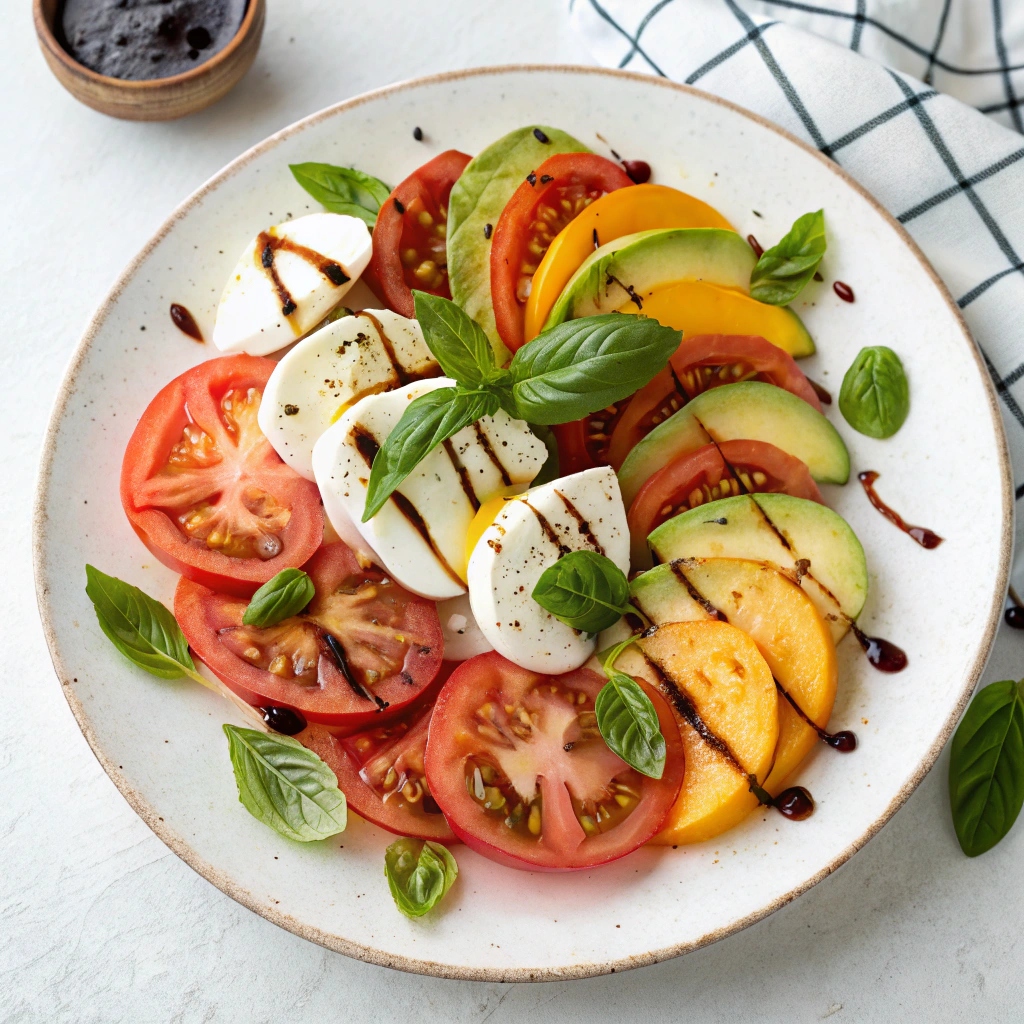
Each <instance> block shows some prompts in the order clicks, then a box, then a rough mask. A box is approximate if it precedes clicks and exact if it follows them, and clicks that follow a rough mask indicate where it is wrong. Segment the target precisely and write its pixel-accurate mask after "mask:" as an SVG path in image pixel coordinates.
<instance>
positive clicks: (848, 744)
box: [822, 729, 857, 754]
mask: <svg viewBox="0 0 1024 1024" xmlns="http://www.w3.org/2000/svg"><path fill="white" fill-rule="evenodd" d="M822 738H823V739H824V740H825V742H826V743H827V744H828V745H829V746H830V747H831V748H832V749H833V750H838V751H839V753H840V754H849V753H852V752H853V751H854V750H856V749H857V737H856V736H855V735H854V734H853V733H852V732H850V730H849V729H844V730H843V731H842V732H832V733H828V734H827V735H825V736H824V737H822Z"/></svg>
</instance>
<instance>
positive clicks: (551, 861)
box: [426, 652, 683, 871]
mask: <svg viewBox="0 0 1024 1024" xmlns="http://www.w3.org/2000/svg"><path fill="white" fill-rule="evenodd" d="M606 681H607V680H606V679H605V678H604V677H603V676H600V675H598V674H597V673H596V672H591V671H590V670H589V669H578V670H576V671H575V672H569V673H566V674H565V675H560V676H545V675H540V674H538V673H536V672H529V671H527V670H526V669H523V668H520V667H519V666H517V665H514V664H513V663H512V662H511V661H508V660H506V659H505V658H503V657H501V655H499V654H496V653H493V652H492V653H490V654H481V655H478V656H477V657H476V658H472V659H471V660H469V661H466V662H463V664H462V665H461V666H459V668H458V669H456V671H455V672H454V673H453V674H452V676H451V678H450V679H449V680H448V682H447V683H445V685H444V687H443V688H442V690H441V693H440V696H439V697H438V699H437V704H436V705H435V706H434V714H433V718H432V719H431V723H430V733H429V736H428V738H427V752H426V771H427V780H428V782H429V784H430V792H431V793H432V794H433V796H434V799H435V800H436V801H437V802H438V804H439V805H440V807H441V810H442V811H444V814H445V817H446V818H447V819H448V823H449V825H451V828H452V831H453V832H454V833H455V834H456V835H457V836H458V837H459V838H460V839H461V840H462V841H463V842H464V843H466V844H467V845H468V846H470V847H472V848H473V849H474V850H476V851H477V852H478V853H481V854H483V855H484V856H485V857H489V858H491V859H492V860H496V861H498V862H500V863H502V864H506V865H508V866H510V867H516V868H523V869H526V870H548V871H569V870H575V869H579V868H589V867H594V866H596V865H599V864H604V863H607V862H608V861H612V860H616V859H617V858H619V857H623V856H625V855H626V854H627V853H630V852H632V851H633V850H635V849H636V848H637V847H638V846H640V845H642V844H643V843H645V842H647V840H648V839H650V838H651V837H652V836H653V835H654V834H655V833H656V832H657V831H658V829H659V828H661V825H662V822H663V821H664V820H665V817H666V815H667V814H668V811H669V809H670V808H671V807H672V804H673V802H674V801H675V798H676V795H677V794H678V792H679V787H680V785H681V783H682V779H683V748H682V744H681V742H680V739H679V729H678V727H677V726H676V723H675V720H674V718H673V716H672V712H671V711H670V710H669V708H668V705H667V704H666V703H665V701H664V700H663V699H662V697H661V696H660V695H659V694H658V693H657V691H656V690H654V689H653V688H650V687H648V686H647V685H646V684H645V683H641V685H642V686H644V689H645V691H646V692H647V694H648V696H650V698H651V700H652V701H653V702H654V706H655V708H656V709H657V712H658V719H659V721H660V723H661V731H662V733H663V734H664V736H665V742H666V745H667V748H668V756H667V759H666V763H665V771H664V773H663V775H662V777H661V778H660V779H650V778H647V777H646V776H644V775H641V774H640V773H639V772H637V771H635V770H634V769H632V768H630V767H629V766H628V765H627V764H626V763H625V762H624V761H622V760H621V759H620V758H619V757H618V756H617V755H616V754H613V753H612V751H611V750H610V749H609V748H608V746H607V745H606V744H605V742H604V740H603V739H602V738H601V734H600V732H599V731H598V728H597V719H596V717H595V715H594V699H595V698H596V697H597V694H598V693H599V691H600V690H601V688H602V686H604V684H605V682H606Z"/></svg>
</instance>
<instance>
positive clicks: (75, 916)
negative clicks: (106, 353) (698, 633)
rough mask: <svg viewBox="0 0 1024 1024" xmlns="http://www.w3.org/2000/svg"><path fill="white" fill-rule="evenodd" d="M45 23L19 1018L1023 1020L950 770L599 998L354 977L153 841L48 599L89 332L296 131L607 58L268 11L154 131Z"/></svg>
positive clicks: (1015, 926)
mask: <svg viewBox="0 0 1024 1024" xmlns="http://www.w3.org/2000/svg"><path fill="white" fill-rule="evenodd" d="M30 6H31V5H30V4H29V3H28V0H0V13H3V14H5V15H7V18H6V19H5V28H6V30H7V31H6V45H5V61H4V62H3V64H2V65H0V138H2V139H3V147H2V150H0V153H2V156H0V196H2V197H3V202H4V213H5V215H6V217H7V221H6V223H7V225H8V226H7V228H6V229H5V242H4V244H3V246H2V247H0V280H2V281H3V282H4V296H3V300H2V309H3V324H4V328H5V330H4V332H3V335H2V336H0V352H2V356H3V370H2V372H0V395H2V399H0V421H2V425H3V443H2V446H0V480H2V481H3V483H2V485H0V522H2V524H3V530H4V532H5V535H6V536H7V538H8V543H7V544H5V552H4V559H3V569H4V581H3V585H2V586H0V624H2V625H0V629H2V635H3V638H4V645H3V652H4V657H3V670H2V672H0V707H2V708H3V709H4V713H3V714H2V715H0V1021H3V1022H8V1021H10V1022H13V1021H18V1022H36V1021H39V1022H43V1021H45V1022H55V1021H68V1022H76V1024H77V1022H94V1021H95V1022H103V1024H111V1022H115V1021H130V1022H147V1021H180V1022H192V1021H204V1022H205V1021H236V1020H237V1021H252V1022H262V1021H275V1022H276V1021H283V1020H313V1021H316V1020H322V1019H330V1020H360V1021H377V1020H396V1021H399V1020H400V1021H416V1022H418V1024H430V1022H433V1021H475V1022H482V1021H484V1020H489V1021H493V1022H494V1024H501V1022H512V1021H526V1020H528V1019H529V1020H541V1021H548V1020H558V1021H583V1020H599V1021H600V1020H608V1021H612V1020H615V1021H644V1020H654V1021H662V1020H678V1019H683V1018H684V1017H685V1019H687V1020H689V1021H694V1022H704V1021H707V1022H718V1021H729V1022H734V1021H748V1020H757V1021H759V1022H765V1024H767V1022H774V1021H790V1022H791V1021H796V1022H802V1021H815V1020H822V1019H825V1018H828V1019H830V1020H834V1021H858V1022H860V1021H889V1020H928V1021H930V1022H937V1021H957V1020H967V1019H982V1020H1011V1019H1020V1016H1021V1013H1022V1011H1021V1008H1020V1007H1021V996H1022V994H1024V971H1022V968H1021V966H1020V958H1019V951H1018V935H1019V932H1020V922H1021V920H1024V885H1022V884H1021V882H1020V881H1019V877H1020V876H1019V871H1018V870H1017V865H1018V864H1019V863H1020V861H1021V860H1022V859H1024V827H1018V829H1017V831H1016V832H1015V833H1013V834H1012V835H1011V836H1010V838H1009V839H1007V840H1006V841H1005V842H1003V844H1002V845H1001V846H999V847H997V848H996V849H995V850H994V851H993V852H991V853H989V854H987V855H986V856H984V857H983V858H981V859H980V860H977V861H969V860H967V859H966V858H965V857H964V856H963V855H962V854H961V853H960V850H959V848H958V846H957V844H956V840H955V837H954V835H953V830H952V826H951V824H950V822H949V815H948V811H947V805H946V790H945V771H946V759H945V757H943V758H942V759H941V760H940V762H939V764H938V766H937V767H936V769H935V771H934V772H933V773H932V774H931V776H929V778H928V779H927V780H926V781H925V782H924V784H923V785H922V786H921V788H920V789H919V790H918V792H917V793H916V794H915V795H914V796H913V797H912V798H911V800H910V801H909V803H908V804H907V806H906V807H905V808H904V809H903V810H902V811H901V812H900V813H899V814H897V815H896V817H895V819H894V820H893V821H892V822H891V823H890V824H889V825H888V826H887V827H886V828H885V829H884V830H883V832H882V833H881V835H880V836H879V837H878V838H876V839H875V840H874V841H873V842H872V843H871V844H870V845H869V846H868V847H867V848H866V849H865V850H863V851H862V852H861V853H860V854H858V855H857V856H856V857H855V858H854V859H853V860H852V861H851V862H850V863H849V864H848V865H847V866H846V867H845V868H843V870H842V871H841V872H840V873H839V875H838V876H837V877H834V878H831V879H828V880H827V881H825V882H823V883H821V884H820V885H819V886H818V887H817V888H816V889H814V890H812V891H811V892H810V893H809V894H807V895H806V896H804V897H803V898H802V899H800V900H799V901H797V903H795V904H794V905H792V906H790V907H787V908H786V909H784V910H782V911H780V912H779V913H777V914H775V915H774V916H773V917H771V918H769V919H768V920H766V921H763V922H762V923H760V924H758V925H756V926H754V927H753V928H750V929H748V930H747V931H745V932H743V933H741V934H740V935H738V936H735V937H733V938H731V939H728V940H726V941H724V942H721V943H719V944H717V945H715V946H712V947H710V948H709V949H705V950H702V951H700V952H698V953H694V954H691V955H690V956H688V957H684V958H682V959H679V960H675V961H671V962H669V963H666V964H662V965H660V966H657V967H652V968H647V969H644V970H640V971H634V972H631V973H628V974H625V975H617V976H613V977H607V978H597V979H593V980H590V981H583V982H570V983H553V984H547V985H536V986H528V985H523V986H508V985H488V984H474V983H462V982H447V981H439V980H436V979H431V978H419V977H413V976H406V975H402V974H398V973H395V972H391V971H387V970H384V969H382V968H377V967H370V966H367V965H365V964H361V963H358V962H356V961H352V960H347V959H345V958H344V957H341V956H339V955H337V954H335V953H331V952H328V951H326V950H323V949H320V948H319V947H317V946H313V945H310V944H309V943H307V942H305V941H303V940H302V939H299V938H296V937H295V936H293V935H291V934H289V933H287V932H284V931H281V930H280V929H278V928H276V927H274V926H273V925H270V924H268V923H267V922H266V921H264V920H263V919H261V918H259V917H257V916H255V915H254V914H251V913H250V912H249V911H247V910H245V909H243V908H242V907H240V906H238V905H236V904H235V903H233V902H232V901H231V900H229V899H228V898H227V897H226V896H224V895H222V894H221V893H220V892H219V891H218V890H216V889H214V888H213V887H212V886H210V885H209V884H208V883H207V882H205V881H203V879H201V878H200V877H199V876H198V875H195V874H194V873H193V872H192V871H191V870H190V869H189V868H188V867H186V866H185V864H183V863H182V862H181V861H179V860H178V859H177V858H176V857H174V855H173V854H171V853H170V852H169V851H168V850H167V849H166V848H165V847H164V846H163V845H162V844H161V843H160V842H159V840H157V839H156V838H155V837H154V836H153V835H152V834H151V833H150V832H149V830H148V829H147V828H146V826H145V825H143V824H142V822H141V821H140V820H139V819H138V818H136V816H135V815H134V813H133V812H132V811H131V810H130V809H129V807H128V805H127V804H126V803H125V802H124V800H123V799H122V798H121V796H120V794H119V793H118V792H117V790H116V789H115V788H114V786H113V784H112V783H111V782H110V781H109V780H108V779H107V777H106V776H105V775H104V774H103V772H102V771H101V769H100V767H99V765H98V764H97V762H96V761H95V759H94V758H93V756H92V754H91V752H90V751H89V749H88V747H87V746H86V743H85V741H84V739H83V738H82V736H81V734H80V733H79V731H78V728H77V726H76V724H75V722H74V719H73V718H72V716H71V713H70V711H69V710H68V707H67V705H66V703H65V701H64V698H63V696H62V695H61V692H60V687H59V686H58V684H57V681H56V679H55V677H54V675H53V672H52V670H51V667H50V664H49V659H48V656H47V652H46V649H45V645H44V643H43V639H42V634H41V630H40V627H39V623H38V619H37V616H36V609H35V595H34V592H33V588H32V578H31V549H30V512H31V504H32V494H33V489H34V484H35V473H36V463H37V460H38V454H39V447H40V443H41V440H42V437H43V432H44V429H45V426H46V420H47V416H48V413H49V409H50V404H51V400H52V396H53V394H54V393H55V391H56V388H57V385H58V382H59V380H60V377H61V374H62V373H63V370H64V366H65V364H66V362H67V360H68V358H69V356H70V354H71V351H72V349H73V347H74V345H75V343H76V341H77V339H78V337H79V335H80V333H81V331H82V329H83V328H84V325H85V323H86V321H87V319H88V317H89V314H90V313H91V311H92V310H93V308H94V307H95V306H96V305H97V303H98V302H99V300H100V299H101V297H102V295H103V294H104V292H105V291H106V289H107V288H108V287H109V285H110V284H111V282H112V281H113V280H114V278H115V276H116V275H117V273H118V272H119V271H120V270H121V268H122V267H123V266H124V265H125V264H126V263H127V262H128V260H129V259H130V258H131V257H132V256H133V255H134V253H135V252H136V251H137V250H138V249H139V248H140V247H141V246H142V245H143V243H144V242H145V241H146V239H147V238H148V237H149V235H150V233H151V232H152V231H153V230H154V229H155V228H156V227H157V226H158V224H159V223H160V222H161V221H162V220H163V218H164V217H165V216H166V214H167V213H168V212H169V211H170V210H171V209H172V208H173V206H174V205H175V204H176V203H177V202H179V201H180V200H181V199H182V198H184V196H186V195H187V194H188V193H189V192H190V191H192V190H193V189H194V188H195V187H196V186H198V185H199V184H200V183H201V182H202V181H203V180H205V179H206V178H207V177H208V176H209V175H211V174H212V173H213V172H214V171H216V170H217V169H218V168H219V167H220V166H221V165H223V164H224V163H226V162H227V161H228V160H229V159H231V158H232V157H234V156H236V155H237V154H238V153H240V152H241V151H242V150H244V149H246V148H247V147H248V146H250V145H251V144H253V143H255V142H257V141H259V140H260V139H262V138H263V137H264V136H266V135H268V134H270V133H271V132H273V131H275V130H277V129H278V128H281V127H283V126H284V125H286V124H288V123H289V122H291V121H293V120H296V119H297V118H299V117H302V116H303V115H305V114H308V113H311V112H312V111H314V110H317V109H318V108H320V107H322V106H325V105H327V104H329V103H332V102H335V101H337V100H340V99H344V98H346V97H348V96H351V95H353V94H356V93H359V92H362V91H364V90H366V89H371V88H374V87H376V86H379V85H384V84H386V83H389V82H392V81H396V80H399V79H402V78H409V77H413V76H416V75H421V74H427V73H430V72H435V71H442V70H447V69H450V68H457V67H470V66H473V65H479V64H496V63H505V62H511V61H555V62H557V61H562V62H585V61H586V60H587V55H586V54H585V53H583V52H582V51H581V49H580V47H579V44H578V43H577V42H576V40H575V39H574V38H573V37H572V35H571V34H570V31H569V27H568V22H567V15H566V13H565V10H564V8H565V4H564V2H563V0H530V2H529V3H525V4H524V3H520V4H516V5H513V4H512V3H510V2H508V0H503V2H500V3H490V4H483V3H480V2H479V0H457V2H456V0H445V2H444V3H443V4H435V5H433V6H429V5H420V4H413V3H411V2H410V0H376V2H372V3H367V2H365V0H364V2H362V3H355V2H351V0H271V3H270V5H269V6H270V12H269V19H268V24H267V30H266V35H265V37H264V42H263V48H262V50H261V52H260V55H259V57H258V59H257V62H256V65H255V67H254V68H253V70H252V72H251V73H250V74H249V76H248V77H247V78H246V79H245V81H243V83H242V84H241V86H240V87H239V88H238V89H237V90H236V91H235V92H234V93H233V94H232V95H230V96H229V97H228V98H227V99H226V100H225V101H223V102H222V103H221V104H220V105H219V106H217V107H215V108H214V109H213V110H210V111H207V112H205V113H203V114H200V115H197V116H195V117H192V118H189V119H186V120H184V121H181V122H177V123H173V124H166V125H140V124H129V123H123V122H117V121H112V120H108V119H106V118H104V117H102V116H100V115H99V114H95V113H93V112H92V111H90V110H87V109H86V108H85V107H82V106H79V105H78V104H77V103H76V102H75V101H74V100H72V99H71V98H70V97H69V96H68V95H67V94H66V93H64V92H63V90H62V89H61V88H60V86H59V85H58V84H57V82H56V81H55V80H54V79H53V78H52V77H51V76H50V74H49V72H48V71H47V70H46V67H45V66H44V64H43V61H42V58H41V56H40V55H39V52H38V50H37V48H36V45H35V41H34V38H33V35H32V28H31V20H30ZM439 9H443V10H444V12H445V16H444V18H443V19H442V18H441V17H440V16H438V15H436V14H434V13H431V12H435V11H437V10H439ZM413 12H416V13H415V14H414V13H413ZM69 569H71V570H72V571H78V569H79V567H69ZM1001 656H1002V658H1003V660H1004V663H1001V664H993V665H991V666H990V667H989V670H988V672H987V674H986V681H988V680H992V679H999V678H1005V677H1007V676H1011V675H1012V676H1017V675H1021V674H1024V636H1022V637H1021V638H1020V639H1019V641H1018V642H1013V641H1011V642H1010V643H1004V644H1003V647H1002V655H1001ZM878 683H879V685H880V686H884V685H894V683H893V681H892V680H887V679H886V678H885V677H882V676H880V677H879V680H878ZM495 927H496V928H500V922H495Z"/></svg>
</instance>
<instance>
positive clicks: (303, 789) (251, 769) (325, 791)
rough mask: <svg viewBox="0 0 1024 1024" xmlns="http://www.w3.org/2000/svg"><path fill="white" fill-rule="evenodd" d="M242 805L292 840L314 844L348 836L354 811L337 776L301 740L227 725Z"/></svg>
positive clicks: (225, 729) (264, 822)
mask: <svg viewBox="0 0 1024 1024" xmlns="http://www.w3.org/2000/svg"><path fill="white" fill-rule="evenodd" d="M224 732H225V733H226V734H227V738H228V746H229V750H230V753H231V767H232V768H233V769H234V772H235V782H236V783H237V784H238V799H239V801H241V803H242V806H244V807H245V809H246V810H247V811H248V812H249V813H250V814H251V815H252V816H253V817H254V818H256V819H258V820H259V821H262V822H263V824H264V825H269V826H270V827H271V828H272V829H274V831H275V832H279V833H280V834H281V835H283V836H284V837H285V838H287V839H294V840H296V841H297V842H300V843H312V842H316V841H317V840H319V839H328V838H330V837H331V836H334V835H337V834H338V833H339V832H344V831H345V826H346V824H347V823H348V808H347V805H346V802H345V794H344V793H342V791H341V790H340V789H338V779H337V776H336V775H335V774H334V772H332V771H331V769H330V768H329V767H328V766H327V765H326V764H325V763H324V762H323V761H321V760H320V758H319V757H317V755H316V754H314V753H313V751H312V750H307V749H306V748H305V747H304V746H303V745H302V744H301V743H299V741H298V740H293V739H292V738H291V737H290V736H270V735H269V734H267V733H265V732H260V730H259V729H243V728H241V727H239V726H237V725H225V726H224Z"/></svg>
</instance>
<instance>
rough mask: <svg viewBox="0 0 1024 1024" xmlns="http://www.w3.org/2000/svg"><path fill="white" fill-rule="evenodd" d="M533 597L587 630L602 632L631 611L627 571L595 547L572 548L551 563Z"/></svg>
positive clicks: (553, 613) (566, 620) (574, 626)
mask: <svg viewBox="0 0 1024 1024" xmlns="http://www.w3.org/2000/svg"><path fill="white" fill-rule="evenodd" d="M533 599H534V601H536V602H537V604H539V605H540V606H541V607H542V608H543V609H544V610H545V611H548V612H550V613H551V614H552V615H554V617H555V618H556V619H558V620H559V621H560V622H564V623H565V624H566V625H567V626H571V627H572V628H573V629H578V630H581V631H582V632H584V633H600V632H601V630H602V629H607V628H608V627H609V626H612V625H614V624H615V623H616V622H618V621H619V619H620V618H622V616H623V615H625V614H626V613H627V612H629V611H632V609H631V608H630V607H629V581H628V580H627V579H626V574H625V573H624V572H623V571H622V570H621V569H620V568H619V567H618V566H617V565H616V564H615V563H614V562H613V561H612V560H611V559H610V558H606V557H605V556H604V555H599V554H598V553H597V552H596V551H570V552H569V553H568V554H567V555H563V556H562V557H561V558H559V559H558V561H557V562H555V563H554V565H550V566H548V568H547V569H545V570H544V572H543V573H541V576H540V579H539V580H537V584H536V586H535V587H534V588H533Z"/></svg>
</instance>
